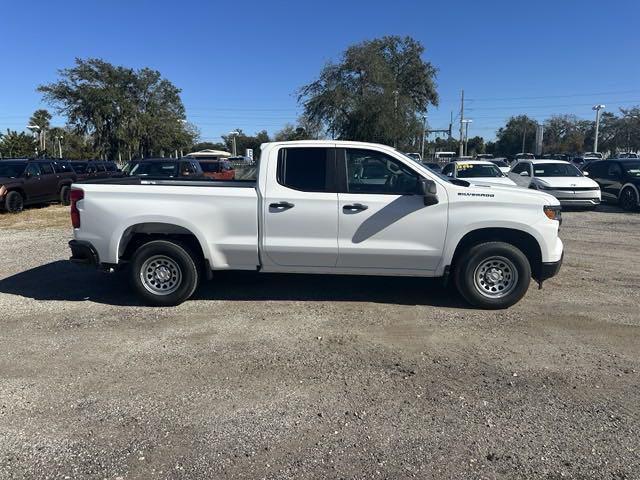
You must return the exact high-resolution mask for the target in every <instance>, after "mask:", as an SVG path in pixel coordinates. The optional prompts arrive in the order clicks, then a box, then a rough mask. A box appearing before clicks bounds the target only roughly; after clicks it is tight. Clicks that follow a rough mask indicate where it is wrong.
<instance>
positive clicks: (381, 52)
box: [298, 36, 438, 150]
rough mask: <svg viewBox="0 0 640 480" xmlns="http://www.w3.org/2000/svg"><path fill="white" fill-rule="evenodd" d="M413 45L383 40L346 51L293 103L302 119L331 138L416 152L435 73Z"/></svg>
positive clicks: (433, 100)
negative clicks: (318, 126)
mask: <svg viewBox="0 0 640 480" xmlns="http://www.w3.org/2000/svg"><path fill="white" fill-rule="evenodd" d="M423 53H424V47H423V46H422V44H420V43H419V42H417V41H416V40H414V39H412V38H410V37H405V38H401V37H398V36H386V37H382V38H379V39H375V40H371V41H365V42H363V43H360V44H357V45H353V46H351V47H349V48H348V49H347V50H346V51H345V52H344V54H343V57H342V59H341V61H340V63H337V64H334V63H329V64H328V65H326V66H325V67H324V68H323V69H322V70H321V72H320V76H319V78H318V79H317V80H315V81H314V82H312V83H310V84H308V85H305V86H303V87H302V88H301V89H300V91H299V92H298V93H299V95H298V101H299V102H300V103H301V104H302V105H303V106H304V114H305V116H306V117H307V118H308V119H309V120H310V121H312V122H316V123H317V124H320V125H322V126H324V128H325V129H326V130H327V131H328V132H329V133H330V135H331V136H332V137H334V138H339V139H349V140H361V141H372V142H379V143H385V144H388V145H395V146H397V147H399V148H402V149H413V150H415V148H417V145H418V144H419V138H420V135H421V132H422V118H421V117H422V115H423V114H424V113H425V112H426V109H427V107H428V105H430V104H431V105H437V104H438V94H437V93H436V86H435V76H436V68H435V67H433V66H432V65H431V63H429V62H425V61H424V60H422V54H423Z"/></svg>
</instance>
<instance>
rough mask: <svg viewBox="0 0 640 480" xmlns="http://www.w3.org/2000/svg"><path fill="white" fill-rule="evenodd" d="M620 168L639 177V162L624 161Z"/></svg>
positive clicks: (630, 174)
mask: <svg viewBox="0 0 640 480" xmlns="http://www.w3.org/2000/svg"><path fill="white" fill-rule="evenodd" d="M622 168H624V171H625V172H626V173H627V175H629V176H631V177H639V178H640V162H626V163H623V164H622Z"/></svg>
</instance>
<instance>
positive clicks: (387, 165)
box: [346, 149, 418, 195]
mask: <svg viewBox="0 0 640 480" xmlns="http://www.w3.org/2000/svg"><path fill="white" fill-rule="evenodd" d="M346 174H347V192H348V193H378V194H389V195H406V194H414V193H415V192H416V191H417V186H418V174H417V173H415V172H414V171H413V170H411V169H410V168H409V167H407V166H406V165H405V164H403V163H402V162H400V161H399V160H396V159H395V158H392V157H390V156H389V155H386V154H384V153H381V152H376V151H373V150H360V149H347V150H346Z"/></svg>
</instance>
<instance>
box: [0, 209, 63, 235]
mask: <svg viewBox="0 0 640 480" xmlns="http://www.w3.org/2000/svg"><path fill="white" fill-rule="evenodd" d="M63 227H67V228H69V229H71V218H70V216H69V207H65V206H62V205H44V206H29V207H25V209H24V211H22V212H20V213H6V212H2V213H0V229H5V228H7V229H8V228H11V229H13V230H34V229H38V228H63Z"/></svg>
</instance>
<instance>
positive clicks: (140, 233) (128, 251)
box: [118, 222, 211, 271]
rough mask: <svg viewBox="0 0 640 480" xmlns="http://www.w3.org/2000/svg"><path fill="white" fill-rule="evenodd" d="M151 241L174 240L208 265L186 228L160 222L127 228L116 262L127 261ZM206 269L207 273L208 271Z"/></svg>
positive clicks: (195, 240)
mask: <svg viewBox="0 0 640 480" xmlns="http://www.w3.org/2000/svg"><path fill="white" fill-rule="evenodd" d="M153 240H174V241H179V242H180V243H182V244H184V245H186V246H188V247H189V248H190V249H191V250H192V251H193V252H194V253H195V254H196V255H197V256H198V257H199V260H200V261H201V262H202V263H203V264H207V265H208V264H209V260H208V259H207V257H206V255H205V253H204V252H205V251H204V248H203V246H202V244H201V242H200V239H199V238H198V236H197V235H196V234H195V233H193V232H192V231H191V230H189V229H188V228H186V227H183V226H180V225H175V224H171V223H162V222H141V223H136V224H134V225H131V226H129V227H127V228H126V229H125V230H124V232H123V233H122V235H121V237H120V242H119V244H118V260H119V261H122V260H124V261H128V260H130V259H131V257H132V255H133V253H134V252H135V251H136V250H137V249H138V248H139V247H140V246H142V245H144V244H145V243H148V242H150V241H153ZM210 270H211V269H210V268H207V271H210Z"/></svg>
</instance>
